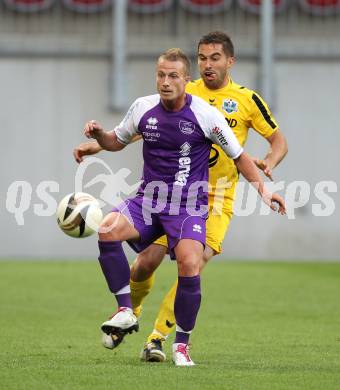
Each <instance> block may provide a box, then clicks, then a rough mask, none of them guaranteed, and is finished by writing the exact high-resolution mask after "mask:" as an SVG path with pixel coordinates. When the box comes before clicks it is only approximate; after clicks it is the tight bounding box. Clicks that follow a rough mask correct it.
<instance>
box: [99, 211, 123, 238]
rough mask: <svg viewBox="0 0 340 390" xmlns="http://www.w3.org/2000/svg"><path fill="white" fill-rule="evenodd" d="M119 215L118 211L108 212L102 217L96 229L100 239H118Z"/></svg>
mask: <svg viewBox="0 0 340 390" xmlns="http://www.w3.org/2000/svg"><path fill="white" fill-rule="evenodd" d="M119 216H120V214H119V213H110V214H108V215H106V216H105V217H104V219H103V221H102V222H101V224H100V226H99V230H98V236H99V240H100V241H119V234H120V232H119V227H118V219H119Z"/></svg>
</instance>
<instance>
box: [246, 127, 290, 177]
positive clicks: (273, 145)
mask: <svg viewBox="0 0 340 390" xmlns="http://www.w3.org/2000/svg"><path fill="white" fill-rule="evenodd" d="M266 139H267V141H268V142H269V144H270V148H269V151H268V153H267V155H266V156H265V158H264V159H263V160H261V159H259V158H254V159H253V161H254V163H255V164H256V166H257V167H258V168H259V169H261V170H262V171H263V173H264V174H265V175H266V176H267V177H268V178H269V179H270V180H273V176H272V171H273V169H274V168H275V167H276V166H277V165H278V164H279V163H280V162H281V161H282V160H283V158H284V157H285V156H286V154H287V153H288V144H287V140H286V138H285V136H284V135H283V134H282V133H281V131H280V129H277V130H276V131H275V132H274V133H273V134H272V135H271V136H269V137H268V138H266Z"/></svg>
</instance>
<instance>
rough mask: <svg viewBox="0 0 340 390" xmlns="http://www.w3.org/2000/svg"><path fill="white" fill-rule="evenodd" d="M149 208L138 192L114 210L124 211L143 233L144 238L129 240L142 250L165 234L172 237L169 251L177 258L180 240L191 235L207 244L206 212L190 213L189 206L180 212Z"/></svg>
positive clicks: (132, 246)
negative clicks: (200, 213)
mask: <svg viewBox="0 0 340 390" xmlns="http://www.w3.org/2000/svg"><path fill="white" fill-rule="evenodd" d="M143 206H144V213H143ZM145 209H146V207H145V205H143V197H141V196H136V197H135V198H132V199H128V200H126V201H125V202H124V203H122V204H120V205H119V206H118V207H117V208H114V209H113V210H112V211H119V212H120V213H121V214H123V215H124V216H125V217H126V218H127V219H128V220H129V221H130V222H131V224H132V225H133V226H134V228H135V229H136V230H137V231H138V233H139V234H140V240H138V241H128V244H129V245H130V246H131V248H132V249H133V250H134V251H136V252H137V253H139V252H142V251H143V250H144V249H145V248H147V247H148V246H149V245H151V244H152V243H153V242H154V241H155V240H157V238H159V237H161V236H163V235H164V234H166V236H167V238H168V248H169V254H170V257H171V259H173V260H174V259H175V258H176V257H175V253H174V248H175V247H176V245H177V244H178V241H179V240H182V239H184V238H188V239H191V240H195V241H199V242H201V243H202V244H203V246H205V235H206V230H205V223H206V216H205V215H204V216H200V215H190V214H188V212H187V211H186V209H181V210H180V211H179V213H178V214H179V215H169V214H168V213H166V212H165V213H162V212H160V213H148V212H145Z"/></svg>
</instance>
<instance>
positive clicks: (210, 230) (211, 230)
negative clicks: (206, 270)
mask: <svg viewBox="0 0 340 390" xmlns="http://www.w3.org/2000/svg"><path fill="white" fill-rule="evenodd" d="M232 216H233V213H232V211H222V212H221V213H219V214H217V215H214V214H213V213H212V212H209V217H208V219H207V222H206V245H207V246H208V247H210V248H211V249H212V250H213V255H217V254H220V253H221V252H222V243H223V240H224V237H225V235H226V233H227V230H228V228H229V224H230V220H231V218H232ZM210 257H211V253H210ZM210 257H209V251H207V252H206V253H205V254H204V259H205V260H206V261H208V260H209V259H210Z"/></svg>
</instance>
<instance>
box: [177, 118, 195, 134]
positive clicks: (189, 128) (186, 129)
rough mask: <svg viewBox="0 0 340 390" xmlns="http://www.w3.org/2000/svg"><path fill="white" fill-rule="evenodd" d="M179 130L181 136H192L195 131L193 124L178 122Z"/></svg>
mask: <svg viewBox="0 0 340 390" xmlns="http://www.w3.org/2000/svg"><path fill="white" fill-rule="evenodd" d="M179 129H180V130H181V132H182V133H183V134H192V133H193V132H194V131H195V123H192V122H187V121H179Z"/></svg>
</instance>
